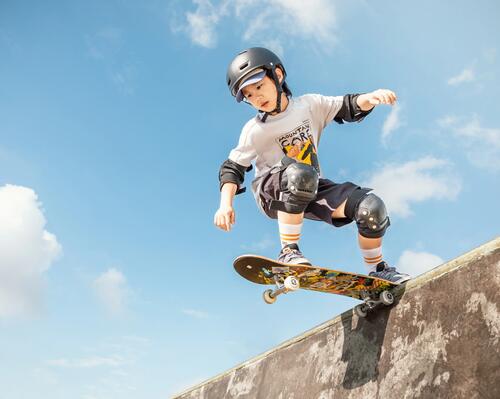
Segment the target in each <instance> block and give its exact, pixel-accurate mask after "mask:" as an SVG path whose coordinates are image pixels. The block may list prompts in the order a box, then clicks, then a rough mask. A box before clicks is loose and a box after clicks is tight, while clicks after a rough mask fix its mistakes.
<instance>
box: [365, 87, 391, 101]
mask: <svg viewBox="0 0 500 399" xmlns="http://www.w3.org/2000/svg"><path fill="white" fill-rule="evenodd" d="M366 96H367V100H368V102H369V103H370V104H372V105H379V104H390V105H394V103H395V102H396V101H397V100H398V98H397V97H396V93H394V92H393V91H392V90H388V89H378V90H375V91H372V92H371V93H367V94H366Z"/></svg>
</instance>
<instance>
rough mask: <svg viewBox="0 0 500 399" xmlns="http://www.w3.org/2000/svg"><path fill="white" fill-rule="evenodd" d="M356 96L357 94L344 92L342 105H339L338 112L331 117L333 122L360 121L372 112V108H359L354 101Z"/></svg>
mask: <svg viewBox="0 0 500 399" xmlns="http://www.w3.org/2000/svg"><path fill="white" fill-rule="evenodd" d="M358 96H359V94H346V95H345V96H344V101H343V102H342V107H340V110H339V112H337V115H335V118H333V120H334V121H335V122H337V123H340V124H342V123H344V122H361V121H362V120H363V119H365V116H366V115H368V114H369V113H370V112H372V109H373V108H372V109H370V110H369V111H363V110H362V109H361V108H359V106H358V104H357V103H356V99H357V98H358Z"/></svg>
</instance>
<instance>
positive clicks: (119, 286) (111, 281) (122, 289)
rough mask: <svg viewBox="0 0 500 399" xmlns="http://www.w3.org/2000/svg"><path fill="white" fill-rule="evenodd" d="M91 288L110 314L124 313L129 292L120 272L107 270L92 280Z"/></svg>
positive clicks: (125, 280) (113, 269)
mask: <svg viewBox="0 0 500 399" xmlns="http://www.w3.org/2000/svg"><path fill="white" fill-rule="evenodd" d="M92 287H93V289H94V292H95V294H96V295H97V297H98V298H99V300H100V301H101V303H102V304H103V305H104V307H105V308H106V309H107V310H108V311H109V313H110V314H112V315H120V314H122V313H124V311H125V309H126V305H127V301H128V298H129V295H130V290H129V288H128V285H127V279H126V278H125V276H124V275H123V273H122V272H120V271H118V270H116V269H115V268H112V269H109V270H108V271H106V272H104V273H103V274H101V275H100V276H99V277H97V278H96V279H95V280H94V282H93V283H92Z"/></svg>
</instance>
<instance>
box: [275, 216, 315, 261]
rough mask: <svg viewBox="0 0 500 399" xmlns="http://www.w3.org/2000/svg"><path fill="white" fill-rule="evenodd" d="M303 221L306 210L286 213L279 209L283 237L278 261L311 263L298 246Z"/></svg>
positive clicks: (281, 236) (279, 221) (281, 235)
mask: <svg viewBox="0 0 500 399" xmlns="http://www.w3.org/2000/svg"><path fill="white" fill-rule="evenodd" d="M303 222H304V212H302V213H286V212H283V211H278V226H279V232H280V239H281V251H280V254H279V256H278V261H280V262H283V263H293V264H306V265H310V264H311V263H310V262H309V260H308V259H307V258H305V257H304V255H303V254H302V252H300V249H299V246H298V243H299V240H300V234H301V231H302V225H303Z"/></svg>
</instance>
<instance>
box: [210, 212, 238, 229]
mask: <svg viewBox="0 0 500 399" xmlns="http://www.w3.org/2000/svg"><path fill="white" fill-rule="evenodd" d="M235 222H236V215H235V213H234V209H233V207H232V206H221V207H220V208H219V209H218V210H217V212H215V216H214V224H215V225H216V226H217V227H218V228H220V229H222V230H225V231H229V230H231V227H232V225H233V224H234V223H235Z"/></svg>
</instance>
